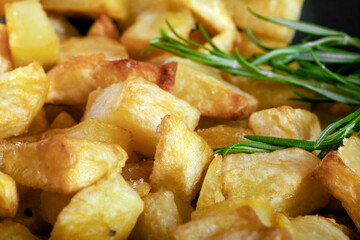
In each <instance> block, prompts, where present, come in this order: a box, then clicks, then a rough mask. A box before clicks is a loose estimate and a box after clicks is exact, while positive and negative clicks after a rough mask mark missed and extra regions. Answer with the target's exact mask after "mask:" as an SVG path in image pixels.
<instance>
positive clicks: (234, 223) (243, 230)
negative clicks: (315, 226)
mask: <svg viewBox="0 0 360 240" xmlns="http://www.w3.org/2000/svg"><path fill="white" fill-rule="evenodd" d="M170 236H171V239H184V240H185V239H187V240H190V239H194V240H195V239H197V240H198V239H214V240H215V239H219V240H220V239H259V240H260V239H269V240H270V239H284V240H285V239H292V238H291V235H290V233H289V232H288V231H287V230H285V229H281V228H271V227H267V226H265V225H263V224H262V223H261V222H260V220H259V218H258V217H257V216H256V213H255V212H254V210H252V209H251V208H250V207H249V206H243V207H240V208H237V209H235V210H233V211H230V212H225V213H220V214H216V215H214V216H209V217H206V218H201V219H197V220H193V221H190V222H188V223H185V224H183V225H180V226H178V227H176V228H175V229H172V230H170Z"/></svg>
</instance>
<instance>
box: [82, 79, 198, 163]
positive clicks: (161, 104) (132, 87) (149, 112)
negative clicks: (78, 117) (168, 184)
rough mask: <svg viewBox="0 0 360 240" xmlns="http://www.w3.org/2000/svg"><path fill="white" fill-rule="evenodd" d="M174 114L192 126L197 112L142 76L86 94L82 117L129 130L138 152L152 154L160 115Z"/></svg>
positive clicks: (195, 120)
mask: <svg viewBox="0 0 360 240" xmlns="http://www.w3.org/2000/svg"><path fill="white" fill-rule="evenodd" d="M167 114H174V115H175V116H177V117H179V118H180V119H181V120H183V121H184V122H185V124H186V125H187V126H188V127H189V128H190V129H194V128H195V127H196V125H197V123H198V120H199V117H200V113H199V112H198V110H197V109H196V108H194V107H193V106H191V105H190V104H188V103H187V102H185V101H183V100H180V99H178V98H176V97H174V96H173V95H171V94H170V93H168V92H166V91H163V90H161V89H160V88H159V87H158V86H156V85H155V84H153V83H150V82H148V81H146V80H144V79H142V78H135V79H129V80H127V81H125V82H121V83H116V84H113V85H111V86H110V87H108V88H105V89H103V90H100V91H94V92H92V93H91V94H90V95H89V100H88V103H87V105H86V112H85V114H84V119H98V120H101V121H104V122H109V123H113V124H116V125H118V126H120V127H122V128H125V129H128V130H130V131H131V133H132V134H133V137H134V149H135V151H138V152H140V153H142V154H145V155H148V156H153V155H154V153H155V141H156V140H155V131H156V127H157V125H158V124H160V122H161V118H162V117H164V116H165V115H167Z"/></svg>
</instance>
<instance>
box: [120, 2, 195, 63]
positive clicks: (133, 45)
mask: <svg viewBox="0 0 360 240" xmlns="http://www.w3.org/2000/svg"><path fill="white" fill-rule="evenodd" d="M165 19H167V20H168V21H169V22H170V24H171V25H172V26H173V28H174V29H175V31H176V32H177V33H178V34H180V36H182V37H185V38H188V36H189V34H190V31H191V29H192V28H193V27H194V25H195V22H194V19H193V17H192V15H191V13H190V11H189V10H188V9H186V8H178V9H176V10H173V11H170V10H168V9H166V8H165V7H163V6H159V7H157V8H152V9H148V10H145V11H143V12H141V13H140V14H139V15H138V16H137V18H136V21H135V23H134V24H133V25H131V26H130V27H128V28H127V29H126V30H125V32H124V33H123V35H122V36H121V39H120V41H121V43H122V44H124V45H125V47H126V49H127V50H128V51H129V54H130V56H131V58H134V59H137V60H138V59H149V58H150V57H154V56H155V55H158V54H160V53H161V51H160V50H155V51H151V52H148V53H146V54H142V51H143V50H145V49H148V48H149V47H150V45H149V41H150V40H151V39H154V38H157V37H160V29H164V30H165V31H166V32H167V33H169V34H170V35H171V36H173V34H171V33H170V30H169V28H168V27H167V25H166V23H165Z"/></svg>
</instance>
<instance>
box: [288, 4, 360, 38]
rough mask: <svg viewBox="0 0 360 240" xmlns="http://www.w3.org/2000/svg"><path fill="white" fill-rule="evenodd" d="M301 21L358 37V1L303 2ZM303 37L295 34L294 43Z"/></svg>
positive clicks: (359, 19) (359, 28)
mask: <svg viewBox="0 0 360 240" xmlns="http://www.w3.org/2000/svg"><path fill="white" fill-rule="evenodd" d="M301 20H303V21H308V22H313V23H316V24H319V25H322V26H325V27H329V28H332V29H335V30H339V31H343V32H346V33H347V34H349V35H350V36H352V37H360V0H305V3H304V7H303V11H302V15H301ZM303 36H304V35H303V34H300V33H296V35H295V38H294V42H298V41H299V39H301V38H302V37H303Z"/></svg>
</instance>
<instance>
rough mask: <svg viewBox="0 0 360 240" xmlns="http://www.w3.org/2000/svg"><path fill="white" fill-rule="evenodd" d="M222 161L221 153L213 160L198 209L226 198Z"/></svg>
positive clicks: (199, 199)
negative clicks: (223, 192)
mask: <svg viewBox="0 0 360 240" xmlns="http://www.w3.org/2000/svg"><path fill="white" fill-rule="evenodd" d="M222 161H223V158H222V157H221V155H219V154H218V155H216V157H215V158H214V159H213V160H212V161H211V163H210V166H209V168H208V169H207V172H206V175H205V178H204V181H203V184H202V186H201V190H200V194H199V198H198V201H197V204H196V209H199V208H203V207H207V206H210V205H212V204H214V203H217V202H221V201H224V200H225V196H224V195H223V194H222V178H221V166H222Z"/></svg>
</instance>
